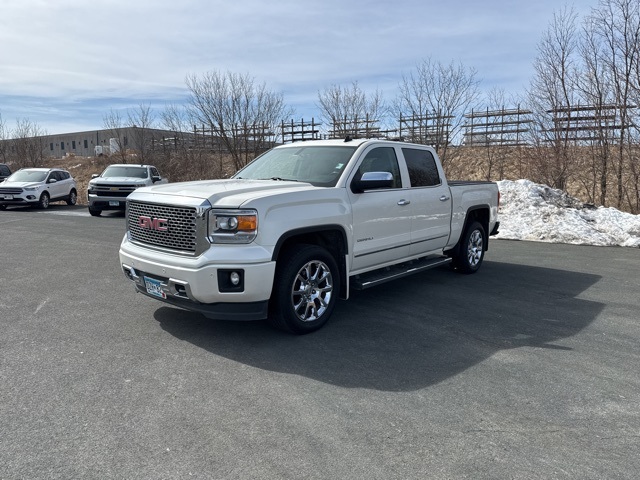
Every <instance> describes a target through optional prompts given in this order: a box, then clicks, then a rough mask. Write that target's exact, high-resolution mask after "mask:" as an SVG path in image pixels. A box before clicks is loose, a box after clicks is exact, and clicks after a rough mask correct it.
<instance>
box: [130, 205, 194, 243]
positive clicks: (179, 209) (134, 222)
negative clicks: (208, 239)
mask: <svg viewBox="0 0 640 480" xmlns="http://www.w3.org/2000/svg"><path fill="white" fill-rule="evenodd" d="M127 208H128V210H127V212H128V213H127V226H128V228H129V236H130V239H131V241H133V242H135V243H138V244H142V245H146V246H151V247H156V248H161V249H167V250H170V251H173V252H175V253H183V254H190V255H196V254H198V253H199V248H198V245H199V244H198V230H199V228H201V227H199V226H200V225H203V222H204V220H203V219H202V218H199V217H198V214H197V209H196V208H193V207H186V206H173V205H159V204H149V203H139V202H135V201H129V203H128V207H127ZM201 237H202V238H204V234H202V235H201Z"/></svg>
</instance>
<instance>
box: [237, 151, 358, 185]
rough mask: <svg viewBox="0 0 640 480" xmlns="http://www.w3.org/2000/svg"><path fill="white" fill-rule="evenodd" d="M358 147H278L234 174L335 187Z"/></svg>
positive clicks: (257, 178) (256, 178) (239, 176)
mask: <svg viewBox="0 0 640 480" xmlns="http://www.w3.org/2000/svg"><path fill="white" fill-rule="evenodd" d="M356 148H357V147H341V146H304V145H301V146H300V147H297V148H296V147H286V148H274V149H273V150H269V151H268V152H266V153H265V154H263V155H261V156H259V157H258V158H256V159H255V160H254V161H253V162H251V163H250V164H249V165H247V166H246V167H244V168H243V169H242V170H240V171H239V172H238V173H236V174H235V175H234V178H248V179H251V180H267V179H272V180H294V181H296V182H308V183H311V184H312V185H315V186H316V187H335V186H336V183H337V182H338V178H340V175H341V174H342V171H343V170H344V167H345V166H346V165H347V163H348V162H349V159H350V158H351V156H352V155H353V153H354V152H355V151H356Z"/></svg>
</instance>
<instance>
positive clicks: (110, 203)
mask: <svg viewBox="0 0 640 480" xmlns="http://www.w3.org/2000/svg"><path fill="white" fill-rule="evenodd" d="M168 181H169V180H168V179H167V178H164V177H162V176H161V175H160V172H158V169H157V168H156V167H154V166H153V165H133V164H113V165H109V166H108V167H107V168H106V169H105V170H104V171H103V172H102V173H101V174H100V175H98V174H94V175H92V176H91V181H90V182H89V187H88V189H87V200H88V201H89V213H90V214H91V215H92V216H94V217H99V216H100V214H101V213H102V211H103V210H121V211H124V210H125V208H126V206H127V196H128V195H129V194H130V193H131V192H133V191H134V190H136V189H137V188H140V187H148V186H150V185H159V184H162V183H167V182H168Z"/></svg>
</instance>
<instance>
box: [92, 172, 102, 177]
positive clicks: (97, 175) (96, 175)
mask: <svg viewBox="0 0 640 480" xmlns="http://www.w3.org/2000/svg"><path fill="white" fill-rule="evenodd" d="M99 176H100V174H98V173H94V174H92V175H91V178H98V177H99Z"/></svg>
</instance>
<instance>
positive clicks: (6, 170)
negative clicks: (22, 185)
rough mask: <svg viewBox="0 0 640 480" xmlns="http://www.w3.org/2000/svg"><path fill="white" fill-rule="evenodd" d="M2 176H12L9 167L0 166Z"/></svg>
mask: <svg viewBox="0 0 640 480" xmlns="http://www.w3.org/2000/svg"><path fill="white" fill-rule="evenodd" d="M0 174H2V175H7V176H9V175H10V173H9V167H6V166H4V165H0Z"/></svg>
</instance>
